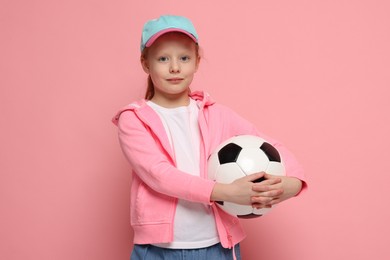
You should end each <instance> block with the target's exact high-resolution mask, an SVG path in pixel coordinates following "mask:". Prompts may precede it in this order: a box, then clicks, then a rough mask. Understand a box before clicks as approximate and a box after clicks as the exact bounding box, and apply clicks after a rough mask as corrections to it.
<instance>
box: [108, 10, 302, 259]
mask: <svg viewBox="0 0 390 260" xmlns="http://www.w3.org/2000/svg"><path fill="white" fill-rule="evenodd" d="M199 62H200V55H199V45H198V34H197V33H196V30H195V28H194V26H193V24H192V23H191V21H189V20H188V19H187V18H185V17H181V16H171V15H166V16H161V17H160V18H159V19H155V20H151V21H149V22H147V23H146V24H145V25H144V28H143V32H142V37H141V65H142V68H143V70H144V71H145V72H146V73H147V74H148V88H147V91H146V95H145V99H142V100H140V101H137V102H134V103H132V104H130V105H128V106H126V107H125V108H123V109H121V110H120V111H119V112H118V113H117V115H116V116H115V117H114V119H113V122H114V123H115V124H116V125H117V126H118V129H119V140H120V145H121V148H122V150H123V153H124V155H125V156H126V158H127V160H128V161H129V162H130V166H131V168H132V183H131V225H132V227H133V229H134V248H133V252H132V255H131V259H132V260H138V259H194V260H195V259H196V260H199V259H213V260H216V259H232V258H234V259H236V258H237V259H240V258H241V257H240V251H239V247H238V243H239V242H240V241H242V240H243V239H244V237H245V234H244V232H243V229H242V228H241V226H240V223H239V220H238V219H237V218H236V217H234V216H231V215H229V214H227V213H225V212H224V211H222V210H220V209H219V208H218V207H217V206H216V204H215V203H214V201H230V202H234V203H238V204H244V205H252V206H253V207H256V208H263V207H271V206H272V205H275V204H277V203H279V202H281V201H283V200H286V199H288V198H291V197H293V196H296V195H297V194H298V193H299V192H300V191H301V190H302V188H303V187H305V182H304V175H303V172H302V169H301V167H300V166H299V164H298V163H297V161H296V160H295V159H294V157H293V155H292V154H291V153H290V152H289V151H288V150H286V149H285V148H284V147H283V146H282V145H280V144H279V143H277V142H275V141H274V140H272V139H270V138H269V137H265V139H267V140H268V141H269V142H270V143H272V144H273V145H274V146H275V147H276V148H277V149H278V150H279V152H280V153H281V154H282V157H283V158H284V162H285V167H286V172H287V176H283V177H276V176H271V175H268V174H266V173H256V174H253V175H250V176H247V177H243V178H241V179H238V180H236V181H234V182H233V183H230V184H221V183H216V182H215V181H213V180H209V179H208V178H207V158H208V156H209V155H210V153H211V152H212V151H213V150H214V149H215V148H216V146H218V145H219V144H220V143H221V142H222V141H224V140H226V139H228V138H230V137H232V136H235V135H241V134H252V135H260V133H259V132H258V131H257V130H256V129H255V127H254V126H253V125H252V124H250V123H249V122H247V121H246V120H244V119H243V118H241V117H240V116H239V115H237V114H236V113H234V112H233V111H231V110H230V109H228V108H227V107H224V106H221V105H219V104H216V103H215V102H214V101H213V100H212V99H211V98H210V97H209V96H208V95H207V94H206V93H203V92H191V91H190V85H191V82H192V79H193V77H194V74H195V73H196V71H197V69H198V66H199ZM261 136H263V137H264V135H261ZM260 177H264V178H265V180H264V181H262V182H260V183H253V182H252V181H254V180H256V179H258V178H260Z"/></svg>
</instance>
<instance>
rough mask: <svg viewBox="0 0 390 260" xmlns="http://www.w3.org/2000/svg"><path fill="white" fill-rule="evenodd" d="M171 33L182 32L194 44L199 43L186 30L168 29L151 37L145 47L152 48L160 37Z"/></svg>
mask: <svg viewBox="0 0 390 260" xmlns="http://www.w3.org/2000/svg"><path fill="white" fill-rule="evenodd" d="M169 32H180V33H184V34H185V35H187V36H188V37H190V38H191V39H192V40H193V41H194V42H198V40H197V39H196V38H195V36H194V35H192V34H191V33H189V32H187V31H185V30H182V29H178V28H168V29H165V30H161V31H159V32H158V33H156V34H155V35H153V36H152V37H150V39H149V40H148V42H147V43H146V44H145V47H150V46H151V45H152V44H153V43H154V42H155V41H156V40H157V39H158V37H160V36H161V35H163V34H166V33H169Z"/></svg>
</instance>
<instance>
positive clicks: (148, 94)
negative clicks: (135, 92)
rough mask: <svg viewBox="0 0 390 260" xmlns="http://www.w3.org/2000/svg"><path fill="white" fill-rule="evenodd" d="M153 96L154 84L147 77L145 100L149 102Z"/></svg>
mask: <svg viewBox="0 0 390 260" xmlns="http://www.w3.org/2000/svg"><path fill="white" fill-rule="evenodd" d="M153 96H154V84H153V81H152V78H151V77H150V75H149V76H148V86H147V88H146V92H145V99H146V100H151V99H152V97H153Z"/></svg>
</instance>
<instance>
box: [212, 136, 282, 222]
mask: <svg viewBox="0 0 390 260" xmlns="http://www.w3.org/2000/svg"><path fill="white" fill-rule="evenodd" d="M257 172H266V173H268V174H271V175H278V176H283V175H285V169H284V166H283V163H282V158H281V156H280V154H279V152H278V151H277V150H276V148H275V147H273V146H272V145H271V144H269V143H267V141H265V140H264V139H262V138H260V137H258V136H253V135H238V136H235V137H232V138H230V139H228V140H226V141H225V142H223V143H222V144H220V145H219V146H218V147H217V148H216V149H215V151H214V152H213V153H212V154H211V155H210V157H209V159H208V177H209V179H211V180H215V181H216V182H219V183H226V184H227V183H231V182H233V181H234V180H236V179H238V178H241V177H244V176H246V175H250V174H252V173H257ZM262 180H264V178H260V179H258V180H256V181H255V182H260V181H262ZM217 205H218V206H219V207H220V208H222V209H223V210H224V211H226V212H227V213H229V214H231V215H235V216H237V217H240V218H255V217H259V216H262V215H264V214H266V213H267V212H269V211H270V210H271V208H264V209H254V208H252V206H250V205H238V204H235V203H231V202H227V201H218V202H217Z"/></svg>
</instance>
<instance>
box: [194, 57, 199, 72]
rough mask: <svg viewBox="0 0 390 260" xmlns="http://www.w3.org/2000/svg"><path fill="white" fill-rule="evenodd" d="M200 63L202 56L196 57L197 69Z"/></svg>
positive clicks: (196, 69)
mask: <svg viewBox="0 0 390 260" xmlns="http://www.w3.org/2000/svg"><path fill="white" fill-rule="evenodd" d="M199 63H200V56H198V57H196V67H195V71H198V68H199Z"/></svg>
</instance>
